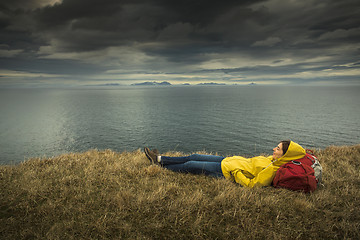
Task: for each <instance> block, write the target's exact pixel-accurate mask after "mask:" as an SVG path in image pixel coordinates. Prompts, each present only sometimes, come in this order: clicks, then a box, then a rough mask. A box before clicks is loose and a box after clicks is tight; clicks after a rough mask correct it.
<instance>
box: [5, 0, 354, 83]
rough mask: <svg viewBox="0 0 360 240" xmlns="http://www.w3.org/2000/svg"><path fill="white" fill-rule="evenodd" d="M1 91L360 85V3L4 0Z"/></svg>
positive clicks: (318, 0)
mask: <svg viewBox="0 0 360 240" xmlns="http://www.w3.org/2000/svg"><path fill="white" fill-rule="evenodd" d="M0 37H1V41H0V87H10V86H29V87H37V86H63V85H68V86H77V85H92V84H108V83H119V84H131V83H136V82H144V81H169V82H170V83H172V84H178V83H192V84H195V83H199V82H219V83H228V84H235V83H237V84H248V83H251V82H256V83H259V84H278V83H285V84H288V83H295V84H299V83H309V84H329V83H330V84H360V1H359V0H342V1H339V0H297V1H295V0H264V1H261V0H228V1H227V0H223V1H208V0H206V1H205V0H181V1H180V0H178V1H175V0H174V1H172V0H2V1H1V3H0Z"/></svg>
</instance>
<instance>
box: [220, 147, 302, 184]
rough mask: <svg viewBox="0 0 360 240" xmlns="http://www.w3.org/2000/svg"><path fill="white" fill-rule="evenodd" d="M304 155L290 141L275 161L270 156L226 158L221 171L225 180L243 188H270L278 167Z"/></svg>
mask: <svg viewBox="0 0 360 240" xmlns="http://www.w3.org/2000/svg"><path fill="white" fill-rule="evenodd" d="M305 154H306V151H305V149H303V148H302V147H301V146H300V145H299V144H297V143H295V142H293V141H291V142H290V145H289V148H288V150H287V152H286V153H285V154H284V155H283V156H282V157H280V158H279V159H277V160H275V159H274V158H273V157H272V156H269V157H264V156H257V157H253V158H244V157H240V156H233V157H227V158H225V159H224V160H222V162H221V170H222V172H223V174H224V176H225V178H226V179H228V180H231V181H235V182H237V183H239V184H241V185H242V186H245V187H250V188H253V187H263V186H270V185H271V182H272V180H273V179H274V177H275V173H276V171H277V170H278V169H279V167H280V166H281V165H283V164H285V163H287V162H289V161H291V160H296V159H300V158H303V157H304V156H305Z"/></svg>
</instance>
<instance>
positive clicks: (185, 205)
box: [0, 145, 360, 239]
mask: <svg viewBox="0 0 360 240" xmlns="http://www.w3.org/2000/svg"><path fill="white" fill-rule="evenodd" d="M315 153H316V154H317V155H318V157H319V159H320V161H321V163H322V166H323V170H324V172H323V184H324V186H323V187H321V188H320V189H318V190H317V191H316V192H314V193H313V194H303V193H297V192H291V191H287V190H279V189H274V188H272V187H267V188H261V189H246V188H243V187H240V186H239V185H237V184H235V183H231V182H228V181H226V180H223V179H215V178H211V177H206V176H199V175H190V174H179V173H174V172H170V171H168V170H165V169H162V168H160V167H158V166H154V165H150V164H149V162H148V160H147V159H146V157H145V156H144V154H143V153H142V152H141V151H140V150H139V151H135V152H123V153H116V152H113V151H110V150H106V151H95V150H92V151H89V152H85V153H71V154H66V155H61V156H58V157H54V158H49V159H30V160H28V161H26V162H24V163H22V164H19V165H16V166H0V181H1V182H0V188H1V197H0V204H1V205H0V221H1V222H0V239H123V238H125V239H359V238H360V230H359V229H360V214H359V212H360V145H357V146H352V147H329V148H326V149H324V150H321V151H317V152H315ZM168 154H170V155H173V156H176V155H179V154H180V153H168Z"/></svg>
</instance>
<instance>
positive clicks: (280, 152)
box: [273, 140, 290, 159]
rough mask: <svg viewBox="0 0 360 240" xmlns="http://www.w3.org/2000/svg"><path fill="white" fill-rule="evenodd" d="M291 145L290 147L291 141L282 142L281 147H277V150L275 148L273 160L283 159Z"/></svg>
mask: <svg viewBox="0 0 360 240" xmlns="http://www.w3.org/2000/svg"><path fill="white" fill-rule="evenodd" d="M289 145H290V140H286V141H281V142H280V143H279V145H277V146H276V147H275V148H273V151H274V152H273V158H274V159H279V158H280V157H282V156H283V155H284V154H285V153H286V152H287V150H288V149H289Z"/></svg>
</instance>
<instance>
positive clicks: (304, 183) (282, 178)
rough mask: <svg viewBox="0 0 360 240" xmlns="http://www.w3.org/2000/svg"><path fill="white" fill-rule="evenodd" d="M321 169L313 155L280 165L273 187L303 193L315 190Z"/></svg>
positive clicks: (319, 179) (307, 154) (308, 154)
mask: <svg viewBox="0 0 360 240" xmlns="http://www.w3.org/2000/svg"><path fill="white" fill-rule="evenodd" d="M321 174H322V167H321V165H320V163H319V160H318V159H317V158H316V157H315V156H314V155H313V153H312V152H311V153H309V152H307V153H306V155H305V157H303V158H301V159H297V160H292V161H290V162H288V163H285V164H284V165H282V166H281V167H280V168H279V169H278V170H277V171H276V174H275V177H274V179H273V184H272V185H273V186H274V187H276V188H286V189H290V190H293V191H302V192H305V193H308V192H313V191H315V190H316V188H317V186H318V184H319V183H320V181H321Z"/></svg>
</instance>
